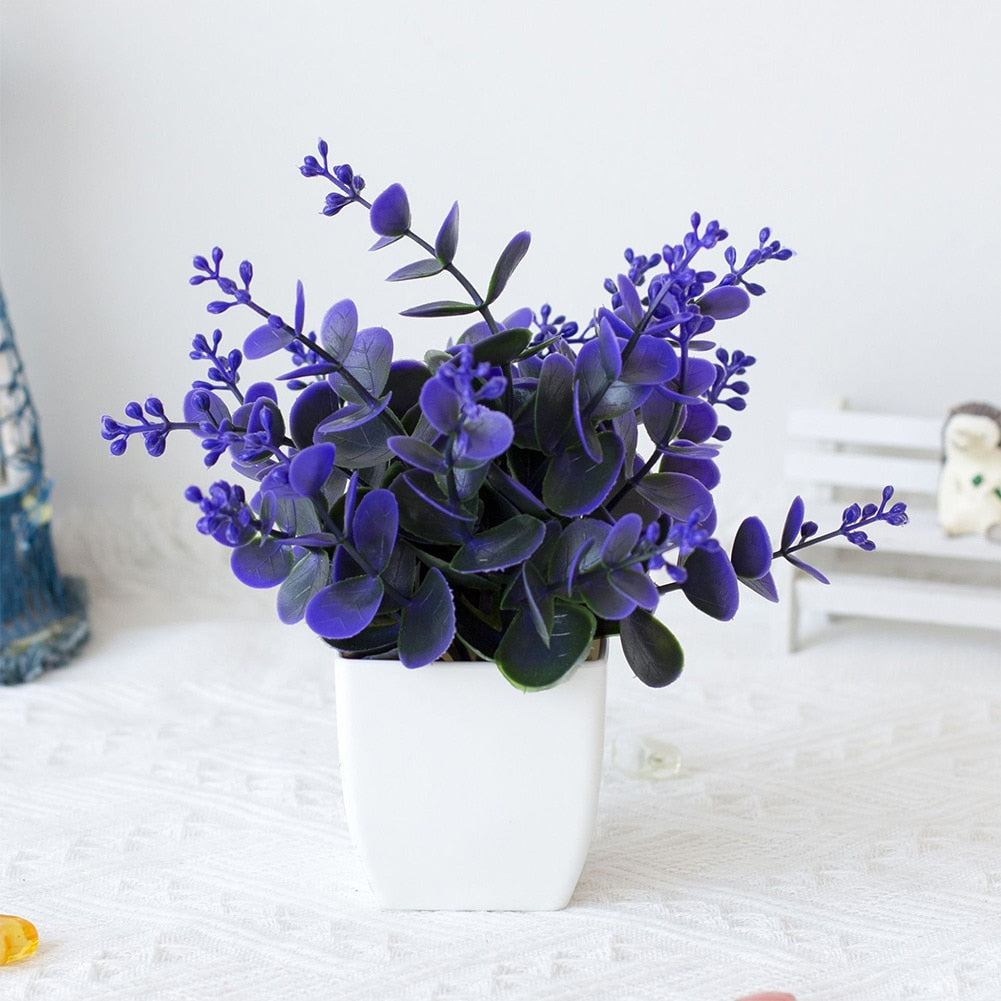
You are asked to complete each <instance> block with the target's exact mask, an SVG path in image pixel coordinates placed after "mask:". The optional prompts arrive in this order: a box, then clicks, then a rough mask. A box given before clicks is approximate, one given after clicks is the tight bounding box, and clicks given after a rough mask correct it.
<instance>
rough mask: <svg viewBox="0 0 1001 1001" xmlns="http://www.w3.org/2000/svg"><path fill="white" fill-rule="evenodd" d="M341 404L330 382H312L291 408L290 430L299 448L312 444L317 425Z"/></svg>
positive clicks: (332, 413) (330, 415) (331, 414)
mask: <svg viewBox="0 0 1001 1001" xmlns="http://www.w3.org/2000/svg"><path fill="white" fill-rule="evenodd" d="M339 406H340V401H339V400H338V398H337V394H336V393H335V392H334V391H333V389H331V387H330V383H329V382H327V381H326V380H324V381H322V382H313V383H310V384H309V385H308V386H307V387H306V388H305V389H304V390H303V391H302V392H301V393H299V395H298V396H297V397H296V399H295V402H294V403H293V404H292V407H291V409H290V410H289V432H290V433H291V435H292V440H293V441H294V442H295V443H296V445H297V446H298V447H299V448H306V446H307V445H312V444H313V433H314V432H315V431H316V429H317V427H319V425H321V424H322V423H323V422H324V421H326V420H327V419H328V418H330V417H332V416H333V415H334V414H335V413H336V412H337V408H338V407H339Z"/></svg>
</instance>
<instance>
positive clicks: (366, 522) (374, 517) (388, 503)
mask: <svg viewBox="0 0 1001 1001" xmlns="http://www.w3.org/2000/svg"><path fill="white" fill-rule="evenodd" d="M399 525H400V509H399V507H398V505H397V503H396V498H395V497H394V496H393V494H392V493H390V491H389V490H385V489H381V488H380V489H377V490H372V491H370V492H369V493H367V494H365V496H364V497H362V499H361V501H360V502H359V503H358V507H357V509H356V510H355V513H354V517H353V518H352V519H351V538H352V540H353V541H354V544H355V547H356V548H357V549H358V552H359V553H360V554H361V555H362V556H364V557H365V559H367V560H368V562H369V563H370V564H371V566H372V569H373V570H374V571H375V572H376V573H382V571H383V570H385V569H386V567H387V566H388V564H389V559H390V557H391V556H392V555H393V547H394V546H395V545H396V534H397V531H398V529H399Z"/></svg>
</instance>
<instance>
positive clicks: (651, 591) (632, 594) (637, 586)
mask: <svg viewBox="0 0 1001 1001" xmlns="http://www.w3.org/2000/svg"><path fill="white" fill-rule="evenodd" d="M608 581H609V583H610V584H611V585H612V587H614V588H615V589H616V590H617V591H620V592H622V594H624V595H625V596H626V597H627V598H629V599H630V600H631V601H632V602H633V603H634V604H637V605H639V606H640V608H643V609H645V610H646V611H648V612H652V611H653V610H654V609H655V608H656V607H657V605H658V604H659V603H660V594H659V592H658V591H657V585H656V584H654V582H653V581H652V580H650V578H649V577H648V576H647V575H646V574H645V573H644V572H643V571H642V570H638V569H633V568H631V567H627V568H625V569H622V570H616V571H615V572H614V573H611V574H609V575H608Z"/></svg>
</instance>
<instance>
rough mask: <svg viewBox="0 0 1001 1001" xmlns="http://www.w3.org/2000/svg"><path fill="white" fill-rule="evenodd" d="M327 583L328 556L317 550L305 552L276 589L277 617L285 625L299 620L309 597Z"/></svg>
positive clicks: (328, 572)
mask: <svg viewBox="0 0 1001 1001" xmlns="http://www.w3.org/2000/svg"><path fill="white" fill-rule="evenodd" d="M329 583H330V557H329V556H327V554H326V553H323V552H318V551H314V552H309V553H307V554H306V555H305V556H303V558H302V559H301V560H299V561H298V562H297V563H296V564H295V566H294V567H292V572H291V573H290V574H289V575H288V577H286V578H285V582H284V583H283V584H282V586H281V587H280V588H279V589H278V618H279V619H280V620H281V621H282V622H284V623H285V625H287V626H290V625H292V624H293V623H296V622H299V621H300V620H301V619H302V617H303V615H305V614H306V605H307V604H308V602H309V599H310V598H312V597H313V595H314V594H316V593H318V592H319V591H321V590H322V589H323V588H324V587H326V586H327V584H329Z"/></svg>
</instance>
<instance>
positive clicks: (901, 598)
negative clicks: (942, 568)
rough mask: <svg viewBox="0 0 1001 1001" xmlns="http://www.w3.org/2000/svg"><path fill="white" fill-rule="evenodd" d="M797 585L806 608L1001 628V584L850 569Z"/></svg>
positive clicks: (800, 603)
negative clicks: (941, 580)
mask: <svg viewBox="0 0 1001 1001" xmlns="http://www.w3.org/2000/svg"><path fill="white" fill-rule="evenodd" d="M793 586H794V587H795V588H796V597H795V600H796V601H797V602H798V604H799V607H800V609H801V610H814V611H820V612H825V613H826V614H828V615H857V616H860V617H865V618H878V619H896V620H898V621H901V622H928V623H932V624H935V625H954V626H970V627H974V628H978V629H993V630H999V629H1001V592H999V591H998V590H997V589H996V588H987V587H975V586H972V585H968V584H938V583H935V582H930V581H917V580H904V579H901V578H899V577H892V578H890V577H885V578H884V577H877V576H871V575H869V574H846V573H839V574H837V575H834V576H832V577H831V584H830V586H828V585H825V584H819V583H817V581H814V580H812V579H807V578H800V579H797V580H796V581H795V583H794V585H793Z"/></svg>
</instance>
